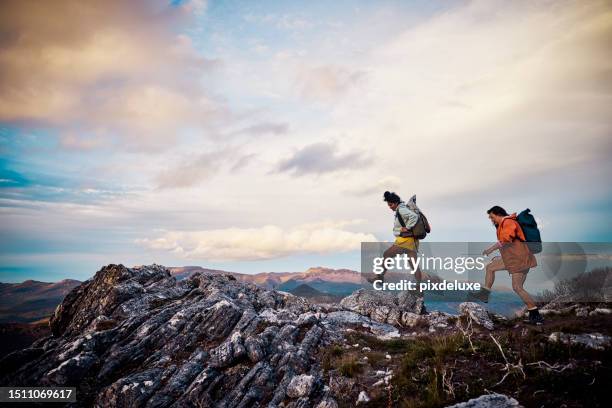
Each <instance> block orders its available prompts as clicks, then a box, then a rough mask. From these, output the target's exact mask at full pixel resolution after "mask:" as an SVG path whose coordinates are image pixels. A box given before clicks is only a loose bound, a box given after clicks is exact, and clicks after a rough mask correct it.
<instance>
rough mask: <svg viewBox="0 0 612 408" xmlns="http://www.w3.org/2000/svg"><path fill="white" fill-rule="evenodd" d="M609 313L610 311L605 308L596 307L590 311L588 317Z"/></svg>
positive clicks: (611, 311) (611, 310)
mask: <svg viewBox="0 0 612 408" xmlns="http://www.w3.org/2000/svg"><path fill="white" fill-rule="evenodd" d="M610 313H612V309H608V308H605V307H596V308H595V309H593V310H591V312H590V313H589V316H597V315H608V314H610Z"/></svg>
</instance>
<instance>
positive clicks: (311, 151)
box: [278, 143, 372, 176]
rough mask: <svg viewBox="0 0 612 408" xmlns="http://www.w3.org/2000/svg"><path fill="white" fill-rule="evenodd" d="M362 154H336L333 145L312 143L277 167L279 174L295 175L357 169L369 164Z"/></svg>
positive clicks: (365, 156) (368, 160)
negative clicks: (289, 173) (288, 173)
mask: <svg viewBox="0 0 612 408" xmlns="http://www.w3.org/2000/svg"><path fill="white" fill-rule="evenodd" d="M371 161H372V159H371V157H369V156H367V155H366V154H365V153H363V152H350V153H338V147H337V146H336V145H335V144H333V143H314V144H311V145H308V146H305V147H303V148H301V149H299V150H298V151H296V152H295V153H294V154H293V156H291V157H290V158H288V159H286V160H283V161H282V162H281V163H280V164H279V165H278V171H279V172H293V174H295V175H299V176H301V175H305V174H323V173H331V172H334V171H338V170H347V169H358V168H362V167H364V166H368V165H370V164H371Z"/></svg>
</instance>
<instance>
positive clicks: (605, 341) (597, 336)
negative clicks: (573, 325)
mask: <svg viewBox="0 0 612 408" xmlns="http://www.w3.org/2000/svg"><path fill="white" fill-rule="evenodd" d="M548 340H549V341H551V342H553V343H557V342H562V343H571V344H582V345H583V346H586V347H588V348H592V349H595V350H604V349H605V348H606V347H608V346H610V344H611V342H610V340H611V339H610V337H609V336H605V335H603V334H601V333H585V334H569V333H562V332H553V333H551V334H550V336H549V337H548Z"/></svg>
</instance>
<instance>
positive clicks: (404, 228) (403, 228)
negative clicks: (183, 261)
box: [400, 227, 408, 232]
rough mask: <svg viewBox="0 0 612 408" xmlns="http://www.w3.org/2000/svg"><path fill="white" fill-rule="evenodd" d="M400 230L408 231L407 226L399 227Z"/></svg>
mask: <svg viewBox="0 0 612 408" xmlns="http://www.w3.org/2000/svg"><path fill="white" fill-rule="evenodd" d="M400 231H401V232H408V228H406V227H402V228H400Z"/></svg>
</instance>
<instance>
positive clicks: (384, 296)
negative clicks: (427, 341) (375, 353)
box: [340, 289, 423, 326]
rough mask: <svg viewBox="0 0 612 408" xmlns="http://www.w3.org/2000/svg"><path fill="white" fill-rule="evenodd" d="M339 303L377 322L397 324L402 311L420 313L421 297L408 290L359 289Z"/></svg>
mask: <svg viewBox="0 0 612 408" xmlns="http://www.w3.org/2000/svg"><path fill="white" fill-rule="evenodd" d="M340 305H341V306H342V307H343V308H345V309H347V310H351V311H353V312H356V313H359V314H361V315H364V316H367V317H370V318H371V319H372V320H376V321H377V322H381V323H388V324H392V325H396V326H399V325H402V314H403V313H404V312H412V313H416V314H420V313H421V310H422V308H423V299H422V297H419V296H418V295H417V294H416V293H413V292H410V291H401V292H399V293H395V292H387V291H378V290H366V289H359V290H358V291H356V292H354V293H353V294H351V295H350V296H347V297H345V298H344V299H342V300H341V301H340Z"/></svg>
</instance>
